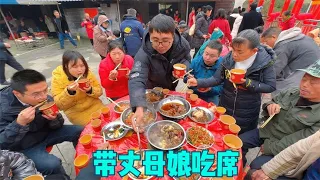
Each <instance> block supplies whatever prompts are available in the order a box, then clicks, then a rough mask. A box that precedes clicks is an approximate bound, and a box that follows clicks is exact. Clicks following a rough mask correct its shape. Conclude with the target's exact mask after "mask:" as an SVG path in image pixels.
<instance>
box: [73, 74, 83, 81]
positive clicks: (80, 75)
mask: <svg viewBox="0 0 320 180" xmlns="http://www.w3.org/2000/svg"><path fill="white" fill-rule="evenodd" d="M80 78H82V74H81V75H80V76H79V77H78V78H77V80H75V81H74V82H78V81H79V80H80Z"/></svg>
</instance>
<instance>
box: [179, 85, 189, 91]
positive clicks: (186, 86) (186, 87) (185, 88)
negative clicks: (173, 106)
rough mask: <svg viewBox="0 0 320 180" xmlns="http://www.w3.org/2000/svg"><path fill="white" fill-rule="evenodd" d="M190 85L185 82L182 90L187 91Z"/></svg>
mask: <svg viewBox="0 0 320 180" xmlns="http://www.w3.org/2000/svg"><path fill="white" fill-rule="evenodd" d="M188 87H189V84H188V83H187V84H185V86H184V87H183V88H182V89H181V92H185V91H186V90H187V89H188Z"/></svg>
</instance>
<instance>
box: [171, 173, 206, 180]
mask: <svg viewBox="0 0 320 180" xmlns="http://www.w3.org/2000/svg"><path fill="white" fill-rule="evenodd" d="M200 178H201V176H200V174H191V176H189V177H186V176H181V177H173V179H175V180H199V179H200Z"/></svg>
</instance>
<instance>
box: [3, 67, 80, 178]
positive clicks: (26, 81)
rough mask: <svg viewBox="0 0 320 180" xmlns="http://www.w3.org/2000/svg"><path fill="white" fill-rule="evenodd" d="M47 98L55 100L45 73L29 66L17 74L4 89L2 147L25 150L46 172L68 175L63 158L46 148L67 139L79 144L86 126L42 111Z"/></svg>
mask: <svg viewBox="0 0 320 180" xmlns="http://www.w3.org/2000/svg"><path fill="white" fill-rule="evenodd" d="M45 100H48V101H53V100H52V97H50V96H48V85H47V83H46V78H45V77H44V76H43V75H42V74H41V73H39V72H37V71H35V70H30V69H26V70H22V71H19V72H17V73H15V74H14V75H13V77H12V78H11V84H10V86H8V87H6V88H4V89H1V90H0V102H1V110H0V149H2V150H10V151H18V152H21V153H23V154H24V155H26V156H27V157H28V158H30V159H32V160H33V162H34V163H35V165H36V168H37V170H38V171H39V172H41V173H42V174H44V175H50V174H65V170H64V169H63V167H62V165H61V160H60V159H59V158H57V157H56V156H54V155H51V154H49V153H48V152H47V151H46V147H48V146H53V145H55V144H58V143H62V142H64V141H69V142H73V144H74V146H75V145H76V144H77V141H78V138H79V136H80V133H81V131H82V129H83V128H82V127H81V126H75V125H63V123H64V119H63V117H62V116H61V114H56V115H49V116H46V115H44V114H42V113H41V112H40V111H39V109H38V108H37V107H36V105H37V104H39V103H41V102H43V101H45Z"/></svg>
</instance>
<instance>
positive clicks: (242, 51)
mask: <svg viewBox="0 0 320 180" xmlns="http://www.w3.org/2000/svg"><path fill="white" fill-rule="evenodd" d="M232 48H233V51H232V52H230V53H229V54H228V55H226V56H225V57H224V61H223V62H222V64H221V66H220V67H219V69H218V70H217V71H216V73H215V75H214V76H213V77H211V78H208V79H198V80H196V79H195V78H191V79H189V80H188V84H189V85H190V86H197V88H208V87H212V86H217V85H220V84H221V83H224V84H223V91H222V93H221V95H220V106H222V107H225V108H226V109H227V112H226V114H228V115H231V116H233V117H234V118H235V119H236V121H237V124H238V125H239V126H240V127H241V132H240V134H241V133H244V132H246V131H250V130H252V129H255V128H257V125H258V119H259V113H260V106H261V93H271V92H273V91H274V90H275V89H276V74H275V70H274V67H273V63H274V61H275V53H274V51H273V50H272V49H271V48H268V47H265V46H261V45H260V37H259V34H258V33H257V32H256V31H254V30H251V29H250V30H245V31H243V32H241V33H239V34H238V36H237V37H236V38H235V39H234V40H233V42H232ZM234 68H237V69H243V70H246V74H245V78H244V79H242V83H240V84H237V85H235V86H236V88H235V87H234V85H233V83H232V82H231V81H230V80H229V78H230V75H229V73H228V71H230V70H231V69H234Z"/></svg>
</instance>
